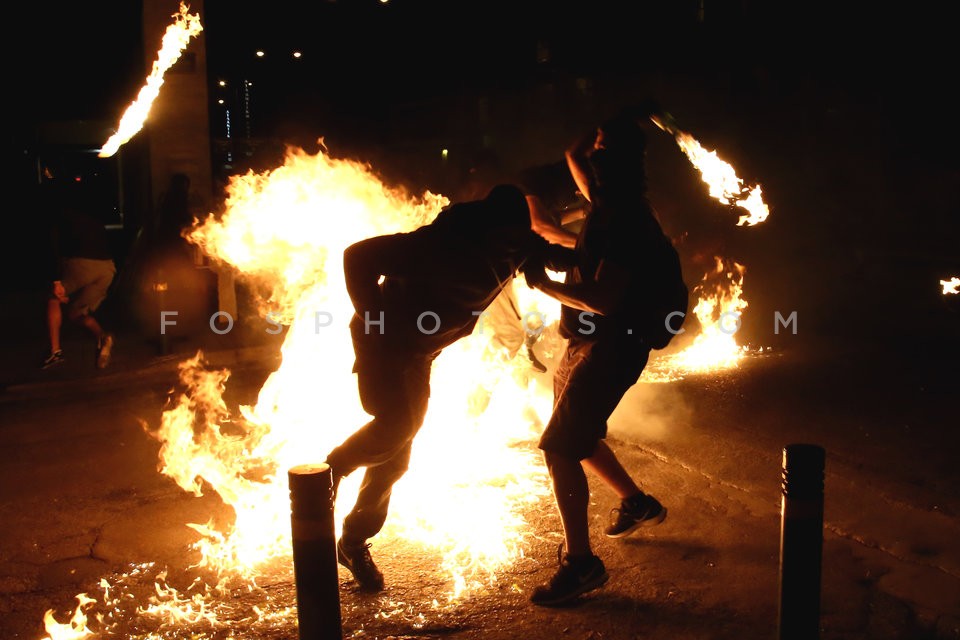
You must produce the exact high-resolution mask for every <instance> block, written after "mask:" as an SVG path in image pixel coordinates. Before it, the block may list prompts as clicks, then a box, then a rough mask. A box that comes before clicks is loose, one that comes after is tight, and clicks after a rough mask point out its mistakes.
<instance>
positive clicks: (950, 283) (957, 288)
mask: <svg viewBox="0 0 960 640" xmlns="http://www.w3.org/2000/svg"><path fill="white" fill-rule="evenodd" d="M940 284H941V285H942V286H943V295H945V296H946V295H950V294H960V278H958V277H957V276H954V277H952V278H950V279H949V280H941V281H940Z"/></svg>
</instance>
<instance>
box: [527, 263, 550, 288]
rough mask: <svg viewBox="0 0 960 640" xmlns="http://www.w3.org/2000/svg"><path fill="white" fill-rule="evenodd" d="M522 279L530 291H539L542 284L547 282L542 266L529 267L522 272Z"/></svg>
mask: <svg viewBox="0 0 960 640" xmlns="http://www.w3.org/2000/svg"><path fill="white" fill-rule="evenodd" d="M523 279H524V280H526V282H527V286H528V287H530V288H531V289H541V288H543V285H544V283H545V282H546V281H547V280H549V278H548V277H547V272H546V270H545V269H544V268H543V264H536V265H529V267H528V268H527V269H525V270H524V272H523Z"/></svg>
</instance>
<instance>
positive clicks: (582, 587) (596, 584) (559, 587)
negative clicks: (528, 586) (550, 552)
mask: <svg viewBox="0 0 960 640" xmlns="http://www.w3.org/2000/svg"><path fill="white" fill-rule="evenodd" d="M557 560H558V561H559V562H560V568H559V569H558V570H557V572H556V573H555V574H554V575H553V577H552V578H550V583H549V584H544V585H540V586H539V587H537V588H536V589H534V591H533V595H532V596H530V602H532V603H533V604H535V605H539V606H541V607H559V606H563V605H565V604H569V603H570V602H573V601H574V600H576V599H577V597H578V596H580V595H582V594H584V593H587V592H588V591H593V590H594V589H599V588H600V587H602V586H603V585H605V584H606V583H607V580H609V579H610V576H609V575H608V574H607V568H606V567H605V566H603V560H601V559H600V558H598V557H597V556H595V555H592V554H591V555H589V556H586V557H583V558H571V557H570V556H568V555H564V554H563V544H562V543H561V545H560V548H559V549H558V550H557Z"/></svg>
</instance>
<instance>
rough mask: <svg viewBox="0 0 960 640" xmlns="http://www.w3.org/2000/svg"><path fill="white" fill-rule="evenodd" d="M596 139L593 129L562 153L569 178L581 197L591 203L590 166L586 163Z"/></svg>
mask: <svg viewBox="0 0 960 640" xmlns="http://www.w3.org/2000/svg"><path fill="white" fill-rule="evenodd" d="M596 139H597V130H596V129H593V130H591V131H589V132H587V133H585V134H584V135H583V136H581V137H580V138H579V139H578V140H577V141H576V142H574V143H573V144H572V145H571V146H570V148H568V149H567V150H566V152H565V153H564V156H565V157H566V159H567V167H568V168H569V169H570V176H571V177H572V178H573V181H574V182H575V183H577V188H578V189H579V190H580V193H582V194H583V197H584V198H586V199H587V201H591V202H592V200H591V198H590V164H589V163H588V161H587V154H588V153H589V152H590V150H591V149H593V145H594V143H595V142H596Z"/></svg>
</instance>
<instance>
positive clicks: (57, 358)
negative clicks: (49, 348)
mask: <svg viewBox="0 0 960 640" xmlns="http://www.w3.org/2000/svg"><path fill="white" fill-rule="evenodd" d="M66 361H67V359H66V358H64V357H63V351H62V350H60V349H57V350H56V351H54V352H53V353H51V354H50V355H49V356H47V359H46V360H44V361H43V364H42V365H40V368H41V369H49V368H50V367H53V366H55V365H58V364H60V363H61V362H66Z"/></svg>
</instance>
